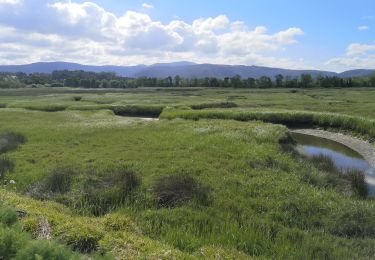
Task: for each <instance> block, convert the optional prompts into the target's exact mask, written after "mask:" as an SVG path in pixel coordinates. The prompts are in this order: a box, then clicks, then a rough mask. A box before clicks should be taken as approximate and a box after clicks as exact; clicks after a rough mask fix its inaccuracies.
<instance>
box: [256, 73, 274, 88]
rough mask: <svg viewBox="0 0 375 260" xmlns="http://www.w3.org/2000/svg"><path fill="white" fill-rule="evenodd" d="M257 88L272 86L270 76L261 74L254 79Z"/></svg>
mask: <svg viewBox="0 0 375 260" xmlns="http://www.w3.org/2000/svg"><path fill="white" fill-rule="evenodd" d="M256 86H257V87H258V88H272V80H271V79H270V77H266V76H262V77H260V78H259V79H258V80H257V81H256Z"/></svg>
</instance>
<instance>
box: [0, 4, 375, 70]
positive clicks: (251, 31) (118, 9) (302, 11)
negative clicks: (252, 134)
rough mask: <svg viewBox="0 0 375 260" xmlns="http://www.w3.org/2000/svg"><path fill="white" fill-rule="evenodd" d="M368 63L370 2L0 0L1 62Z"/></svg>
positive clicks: (345, 66) (372, 29)
mask: <svg viewBox="0 0 375 260" xmlns="http://www.w3.org/2000/svg"><path fill="white" fill-rule="evenodd" d="M39 61H45V62H47V61H66V62H77V63H81V64H89V65H123V66H125V65H137V64H147V65H148V64H153V63H162V62H175V61H192V62H196V63H214V64H233V65H258V66H269V67H281V68H290V69H320V70H330V71H338V72H340V71H344V70H349V69H359V68H367V69H375V1H374V0H324V1H323V0H314V1H301V0H299V1H297V0H248V1H245V0H180V1H176V0H147V1H146V0H142V1H138V0H132V1H130V0H91V1H80V0H70V1H66V0H65V1H64V0H0V64H3V65H5V64H26V63H32V62H39Z"/></svg>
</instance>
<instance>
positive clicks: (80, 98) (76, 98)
mask: <svg viewBox="0 0 375 260" xmlns="http://www.w3.org/2000/svg"><path fill="white" fill-rule="evenodd" d="M73 100H74V101H81V100H82V97H81V96H75V97H73Z"/></svg>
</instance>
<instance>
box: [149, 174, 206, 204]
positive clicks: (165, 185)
mask: <svg viewBox="0 0 375 260" xmlns="http://www.w3.org/2000/svg"><path fill="white" fill-rule="evenodd" d="M153 192H154V195H155V199H156V202H157V205H158V206H159V207H168V208H171V207H176V206H179V205H181V204H183V203H185V202H189V201H191V200H193V199H195V200H196V201H197V202H198V203H200V204H202V205H207V204H209V202H210V196H209V195H210V194H209V189H208V187H204V186H202V185H201V184H199V183H198V182H197V181H196V180H195V179H194V178H193V177H191V176H186V175H169V176H165V177H162V178H160V179H159V180H157V181H156V183H155V185H154V187H153Z"/></svg>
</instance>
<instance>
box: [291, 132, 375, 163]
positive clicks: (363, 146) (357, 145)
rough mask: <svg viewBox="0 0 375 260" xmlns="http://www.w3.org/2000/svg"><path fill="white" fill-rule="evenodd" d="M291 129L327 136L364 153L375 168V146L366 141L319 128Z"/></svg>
mask: <svg viewBox="0 0 375 260" xmlns="http://www.w3.org/2000/svg"><path fill="white" fill-rule="evenodd" d="M290 131H291V132H292V133H300V134H305V135H312V136H316V137H320V138H325V139H329V140H332V141H335V142H338V143H340V144H343V145H345V146H347V147H349V148H350V149H352V150H354V151H356V152H357V153H359V154H360V155H362V156H363V158H364V159H365V160H366V161H367V162H368V163H369V164H370V166H371V167H373V168H375V147H374V146H373V145H372V144H370V143H368V142H366V141H363V140H361V139H358V138H355V137H352V136H348V135H344V134H341V133H333V132H328V131H324V130H319V129H297V130H290Z"/></svg>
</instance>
